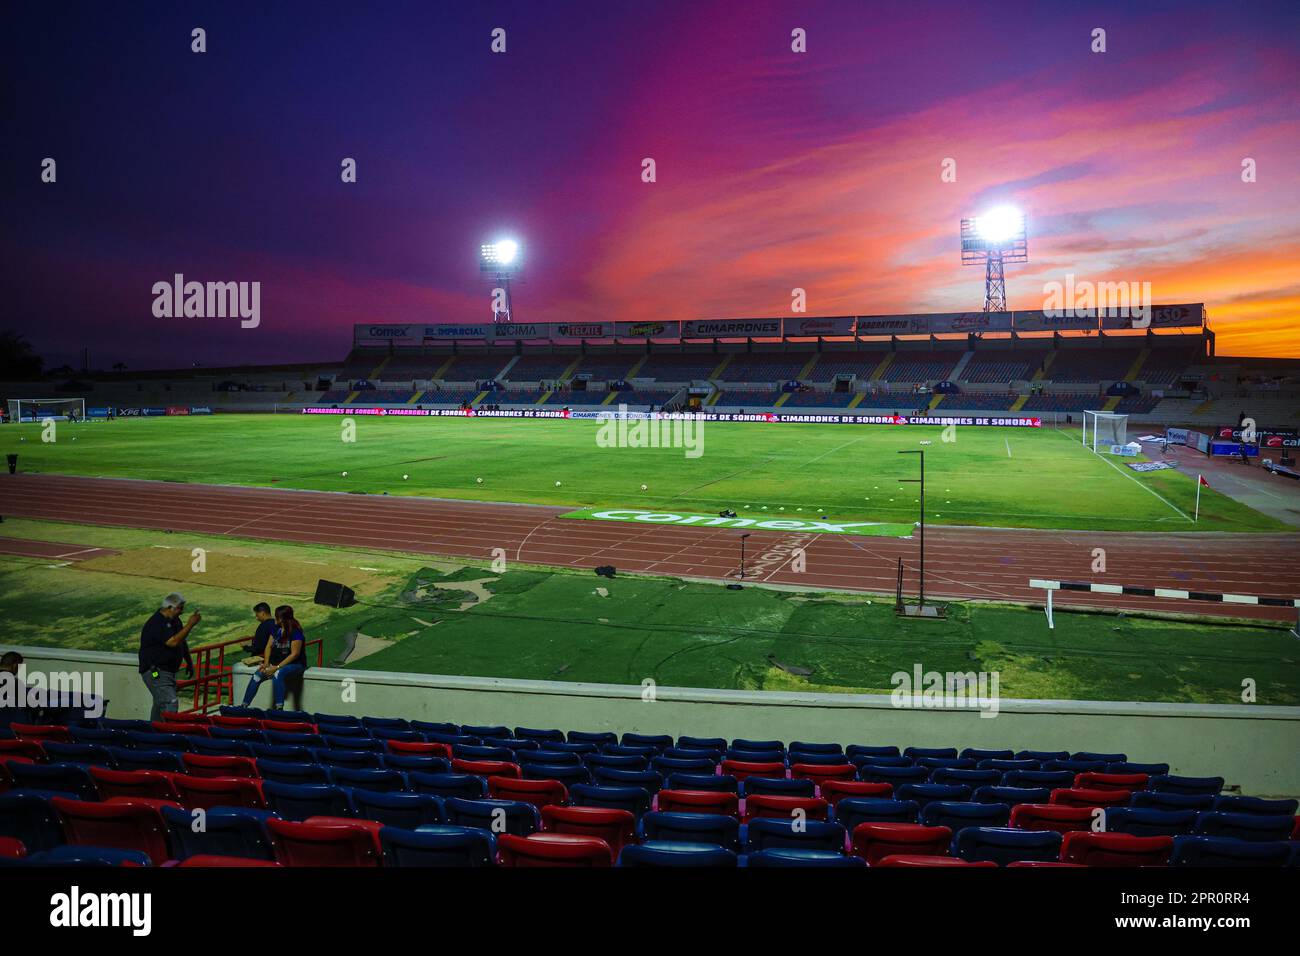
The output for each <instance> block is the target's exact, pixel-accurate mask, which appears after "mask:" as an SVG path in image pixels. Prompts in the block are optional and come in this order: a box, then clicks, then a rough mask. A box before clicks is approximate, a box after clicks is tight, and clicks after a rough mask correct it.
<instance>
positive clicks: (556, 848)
mask: <svg viewBox="0 0 1300 956" xmlns="http://www.w3.org/2000/svg"><path fill="white" fill-rule="evenodd" d="M497 849H498V850H499V851H500V854H501V865H502V866H516V867H523V866H552V867H554V866H562V867H593V866H596V867H604V866H610V865H612V863H613V858H612V857H611V855H610V849H609V844H608V843H606V842H605V841H604V840H602V839H600V838H599V837H589V836H574V835H573V834H570V833H534V834H532V835H531V836H526V837H521V836H514V835H513V834H510V833H502V834H500V835H498V836H497Z"/></svg>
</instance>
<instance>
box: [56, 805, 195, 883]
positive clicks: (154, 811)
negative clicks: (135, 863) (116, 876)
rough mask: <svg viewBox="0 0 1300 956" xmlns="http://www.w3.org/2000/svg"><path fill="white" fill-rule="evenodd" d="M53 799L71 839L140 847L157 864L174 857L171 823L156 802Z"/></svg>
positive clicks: (85, 843)
mask: <svg viewBox="0 0 1300 956" xmlns="http://www.w3.org/2000/svg"><path fill="white" fill-rule="evenodd" d="M50 803H51V805H52V806H53V807H54V809H55V811H57V812H58V814H59V817H60V819H61V820H62V821H63V835H64V836H65V837H66V838H67V841H68V842H69V843H73V844H76V845H78V846H107V847H113V848H115V849H118V850H139V851H140V852H142V853H145V854H146V855H147V856H148V857H149V859H150V860H151V861H152V862H153V865H154V866H160V865H162V864H163V863H164V862H166V861H167V859H168V858H169V857H170V853H169V851H168V849H167V826H166V824H165V823H164V822H163V818H162V814H161V813H160V812H159V811H158V808H157V807H156V806H154V805H153V804H150V803H146V802H143V801H132V800H114V801H112V802H111V803H88V802H85V801H82V800H72V799H68V798H66V797H52V798H51V799H50Z"/></svg>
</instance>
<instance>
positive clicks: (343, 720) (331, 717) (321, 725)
mask: <svg viewBox="0 0 1300 956" xmlns="http://www.w3.org/2000/svg"><path fill="white" fill-rule="evenodd" d="M311 723H313V724H315V725H316V728H317V729H318V730H319V731H320V732H321V733H333V731H332V730H326V727H327V726H328V727H361V726H363V725H362V723H361V718H360V717H350V716H347V715H346V714H312V715H311Z"/></svg>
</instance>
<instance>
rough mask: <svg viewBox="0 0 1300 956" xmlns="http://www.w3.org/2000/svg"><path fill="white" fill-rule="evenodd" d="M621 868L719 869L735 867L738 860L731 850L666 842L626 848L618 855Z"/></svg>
mask: <svg viewBox="0 0 1300 956" xmlns="http://www.w3.org/2000/svg"><path fill="white" fill-rule="evenodd" d="M618 865H619V866H655V867H696V866H707V867H718V866H726V867H730V866H736V865H738V864H737V857H736V854H735V853H733V852H732V851H730V850H728V849H725V848H723V847H720V846H715V845H713V844H711V843H673V842H670V841H667V840H649V841H647V842H645V843H640V844H637V843H633V844H630V845H628V846H625V847H623V850H622V852H620V853H619V855H618Z"/></svg>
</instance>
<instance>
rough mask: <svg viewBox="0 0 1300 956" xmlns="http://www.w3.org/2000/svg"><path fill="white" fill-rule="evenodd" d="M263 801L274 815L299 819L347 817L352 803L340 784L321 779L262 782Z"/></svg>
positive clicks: (350, 811)
mask: <svg viewBox="0 0 1300 956" xmlns="http://www.w3.org/2000/svg"><path fill="white" fill-rule="evenodd" d="M262 793H263V794H265V795H266V802H267V803H268V804H270V806H271V809H272V810H274V811H275V812H276V815H277V816H279V817H280V818H282V819H284V820H294V821H297V822H302V821H304V820H306V819H307V818H308V817H347V816H351V815H352V803H351V801H350V800H348V795H347V792H346V791H345V790H344V789H343V788H342V787H335V786H330V785H328V784H320V783H306V784H294V783H277V782H275V781H274V780H268V781H266V782H265V783H263V784H262Z"/></svg>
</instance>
